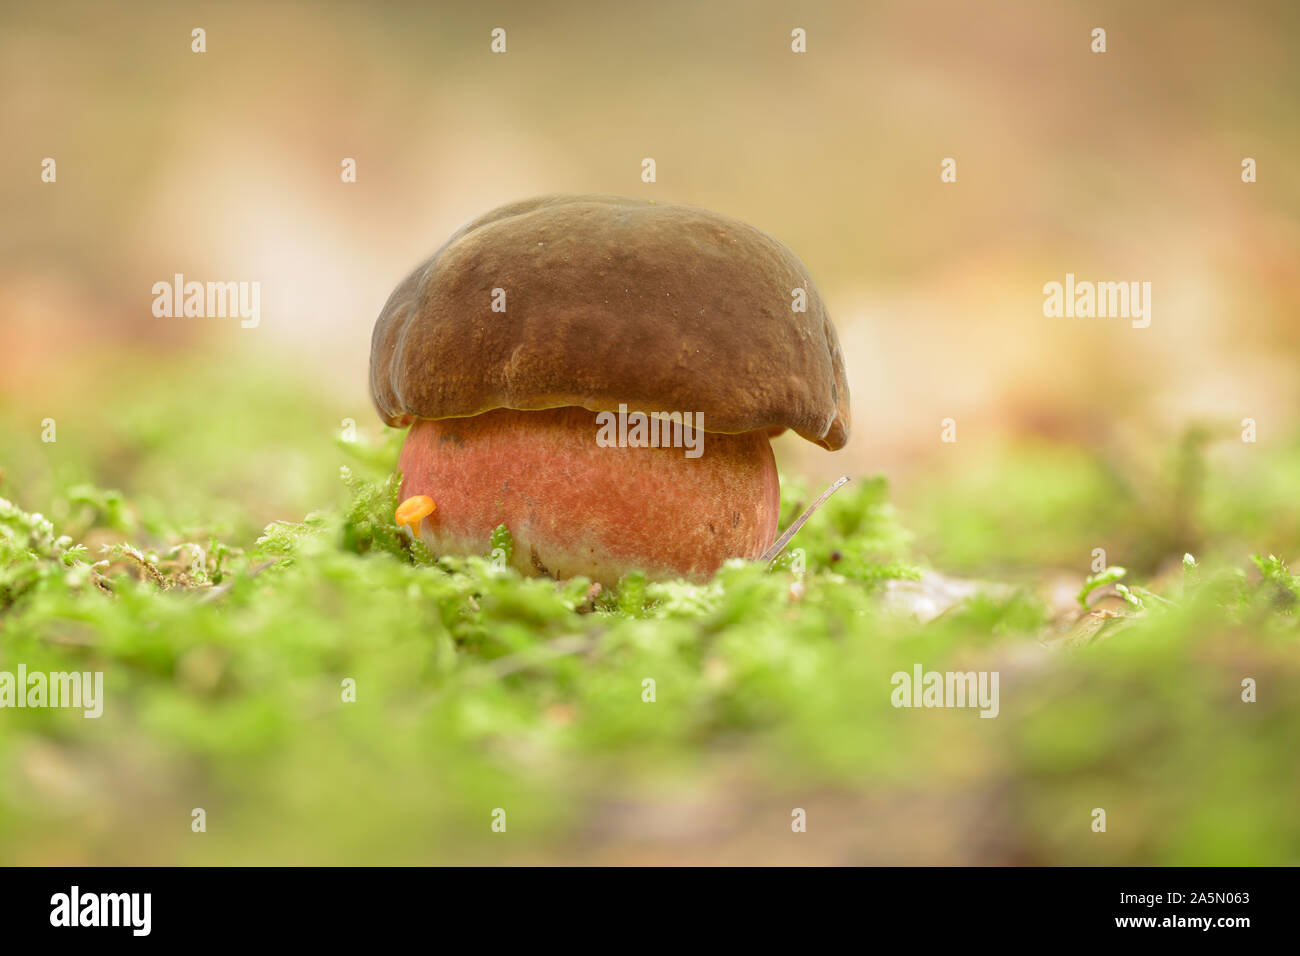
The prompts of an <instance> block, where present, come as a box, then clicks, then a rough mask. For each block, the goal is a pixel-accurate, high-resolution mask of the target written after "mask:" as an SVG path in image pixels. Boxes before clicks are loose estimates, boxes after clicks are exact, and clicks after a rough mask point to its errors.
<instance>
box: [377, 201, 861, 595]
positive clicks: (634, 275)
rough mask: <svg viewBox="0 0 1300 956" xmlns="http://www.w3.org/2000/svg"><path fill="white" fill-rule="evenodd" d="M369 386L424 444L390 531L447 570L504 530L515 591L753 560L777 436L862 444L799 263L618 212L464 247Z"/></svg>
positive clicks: (676, 208)
mask: <svg viewBox="0 0 1300 956" xmlns="http://www.w3.org/2000/svg"><path fill="white" fill-rule="evenodd" d="M370 388H371V394H372V397H373V398H374V402H375V405H376V407H377V408H378V410H379V413H380V415H381V416H382V418H383V419H384V421H385V422H387V423H388V424H389V425H391V426H395V427H402V426H408V425H409V426H410V431H409V433H408V434H407V436H406V441H405V443H404V445H403V447H402V452H401V458H400V462H399V467H400V469H401V472H402V488H401V496H402V498H403V499H407V500H405V501H404V502H403V505H402V508H401V509H399V511H400V514H399V515H398V516H397V520H398V521H399V522H400V523H404V524H406V525H407V526H408V527H410V528H411V529H412V532H413V533H416V534H418V535H419V536H420V537H421V539H422V540H423V541H424V542H425V543H426V544H427V545H428V546H429V548H430V549H431V550H432V551H433V552H434V553H435V554H449V553H450V554H483V553H484V552H485V551H486V549H487V543H488V540H489V538H490V536H491V533H492V531H493V530H494V529H495V528H496V527H497V526H498V525H502V524H504V525H505V526H506V527H507V528H509V530H510V532H511V534H512V535H513V537H514V542H515V547H514V552H513V558H512V563H513V564H514V566H515V567H516V568H517V569H518V570H520V571H521V572H523V573H527V574H550V575H552V576H555V577H558V578H567V577H571V576H575V575H586V576H588V577H590V578H592V579H593V580H596V581H601V582H605V583H612V582H614V581H617V579H618V578H619V577H620V576H621V575H623V574H624V573H626V572H628V571H631V570H635V569H640V570H642V571H644V572H645V573H646V574H647V575H648V576H650V577H651V578H662V577H675V576H683V577H687V578H692V579H697V580H698V579H703V578H706V577H708V576H709V575H711V574H712V573H713V572H714V571H716V570H717V568H718V567H719V566H720V565H721V564H722V562H723V561H724V560H726V559H727V558H729V557H744V558H755V557H758V556H759V555H760V554H762V553H763V551H764V550H765V549H766V548H767V547H768V546H769V545H771V543H772V541H773V539H774V537H775V535H776V531H777V518H778V510H779V493H780V489H779V486H778V480H777V473H776V462H775V459H774V458H773V456H772V449H771V446H770V444H769V438H770V437H771V436H773V435H776V434H779V433H780V432H782V431H784V430H785V429H787V428H789V429H792V430H793V431H795V432H797V433H798V434H799V435H801V436H803V437H804V438H806V439H808V440H809V441H812V442H815V443H816V444H818V445H821V446H822V447H824V448H827V449H830V450H832V451H833V450H835V449H838V448H840V447H842V446H843V445H844V443H845V442H846V441H847V440H848V435H849V391H848V384H847V382H846V381H845V376H844V362H843V357H842V356H841V354H840V346H839V341H838V339H837V338H836V335H835V328H834V326H832V325H831V320H830V318H829V317H828V316H827V314H826V310H825V308H824V306H823V304H822V300H821V296H820V295H819V294H818V292H817V289H816V287H815V286H814V285H813V282H812V279H811V278H810V277H809V276H808V272H807V270H806V269H805V268H804V266H803V264H802V263H801V262H800V261H799V260H798V258H796V257H795V255H794V253H792V252H791V251H790V250H789V249H788V248H786V246H784V245H783V244H782V243H780V242H778V241H777V240H776V239H773V238H772V237H771V236H769V235H767V234H766V233H764V232H761V231H760V230H758V229H755V228H754V227H753V226H749V225H746V224H745V223H743V222H739V221H737V220H735V219H729V218H727V217H725V216H720V215H718V214H716V213H712V212H708V211H706V210H703V209H696V208H692V207H688V206H681V205H670V204H664V203H652V202H646V201H641V200H635V199H624V198H621V197H617V196H603V195H593V196H548V197H543V198H540V199H531V200H528V201H525V202H517V203H512V204H510V205H507V206H502V207H501V208H499V209H496V210H494V211H492V212H489V213H487V214H486V215H484V216H481V217H479V218H478V219H476V220H474V221H473V222H471V223H469V224H468V225H466V226H465V227H463V228H462V229H460V230H459V231H458V232H457V233H455V234H454V235H453V236H452V237H451V238H450V239H449V240H448V241H447V243H446V244H445V245H444V246H443V247H442V248H441V249H439V250H438V251H437V252H436V253H434V255H433V256H432V257H431V258H430V259H428V260H427V261H426V262H424V263H422V264H421V265H420V266H418V267H417V268H416V269H415V271H414V272H412V273H411V274H410V275H409V276H407V278H406V279H405V280H404V281H403V282H402V283H401V284H400V285H399V286H398V287H397V289H396V290H394V292H393V294H392V295H391V296H390V297H389V300H388V303H387V304H386V305H385V306H384V309H383V311H382V312H381V313H380V315H379V318H378V320H377V321H376V323H375V329H374V335H373V338H372V342H371V353H370ZM665 436H667V437H665ZM656 438H658V439H660V440H658V441H656V440H655V439H656ZM656 445H657V446H658V447H655V446H656ZM665 446H667V447H665ZM409 499H418V500H416V501H414V502H412V501H410V500H409Z"/></svg>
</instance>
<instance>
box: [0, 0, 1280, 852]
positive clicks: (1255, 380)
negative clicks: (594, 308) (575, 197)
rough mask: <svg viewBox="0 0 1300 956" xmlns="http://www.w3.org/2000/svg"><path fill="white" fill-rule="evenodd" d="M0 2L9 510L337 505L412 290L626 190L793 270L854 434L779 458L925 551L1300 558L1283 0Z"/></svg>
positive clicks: (785, 441)
mask: <svg viewBox="0 0 1300 956" xmlns="http://www.w3.org/2000/svg"><path fill="white" fill-rule="evenodd" d="M0 11H2V12H0V131H3V142H4V149H3V150H2V151H0V205H2V208H3V210H4V214H3V217H2V218H0V223H2V224H0V468H2V469H3V476H2V483H0V495H3V496H4V497H7V498H11V499H13V500H14V501H16V502H18V503H19V504H20V505H21V506H22V507H24V508H27V509H29V510H33V511H40V510H46V509H47V508H52V507H55V508H56V507H57V506H53V505H51V504H50V503H51V502H53V501H56V500H57V498H58V496H59V495H61V494H64V493H66V492H67V491H68V489H69V488H73V487H76V486H77V485H79V484H80V483H82V482H86V481H88V480H93V481H94V483H95V484H96V485H98V486H101V487H105V488H112V489H117V490H120V491H121V492H122V494H123V495H124V496H125V498H126V500H128V501H129V502H131V507H132V508H135V509H138V511H139V512H140V515H141V517H142V519H143V521H144V524H145V526H146V527H148V526H149V525H150V520H151V516H158V520H159V526H161V522H162V517H161V516H165V518H166V524H167V527H168V528H170V529H174V530H175V531H176V533H177V534H180V535H186V534H191V535H194V536H196V537H197V536H198V535H206V534H213V535H217V536H221V537H223V538H224V539H226V540H230V541H233V542H235V543H237V544H240V545H245V546H246V545H247V544H248V543H250V542H251V541H252V540H253V539H254V538H255V537H256V535H257V534H258V533H259V532H260V530H261V529H262V527H263V526H264V525H265V524H266V523H267V522H269V521H272V520H275V519H289V520H295V521H296V520H299V519H301V517H302V516H303V515H304V514H306V513H307V512H309V511H312V510H314V509H317V508H320V507H323V506H325V505H327V504H332V503H337V502H338V501H340V500H342V498H343V497H344V494H345V493H344V491H343V489H341V488H340V487H339V483H338V480H337V464H338V455H337V454H336V445H335V443H336V439H337V437H338V435H339V433H340V429H341V428H343V427H344V422H345V421H346V420H348V419H350V420H352V421H354V422H355V423H356V425H357V428H358V429H359V431H360V432H361V433H362V434H363V435H364V436H368V437H370V438H374V437H377V436H378V434H379V432H380V431H381V427H380V422H379V420H378V417H377V415H376V413H375V412H374V409H373V408H372V406H371V404H370V400H369V395H368V388H367V375H368V361H369V345H370V333H371V328H372V325H373V322H374V319H375V317H376V315H377V314H378V312H379V310H380V308H381V307H382V306H383V304H384V302H385V300H386V298H387V296H388V294H389V292H390V291H391V290H392V288H393V287H394V285H395V284H396V283H397V282H398V281H399V280H401V279H402V278H403V277H404V276H405V275H406V274H407V273H408V272H409V270H410V269H411V268H412V267H413V266H414V265H415V264H417V263H418V262H419V261H421V260H422V259H423V258H424V257H426V256H427V255H428V254H429V253H430V252H432V251H433V250H434V249H436V248H437V247H438V246H439V245H440V244H441V243H442V242H443V240H444V239H445V238H446V237H447V236H448V235H449V234H450V233H452V232H453V231H454V230H455V229H456V228H458V227H459V226H460V225H462V224H463V223H464V222H466V221H467V220H469V219H471V218H472V217H474V216H476V215H478V214H480V213H482V212H484V211H486V210H488V209H491V208H492V207H494V206H497V205H499V204H502V203H505V202H508V201H511V200H516V199H521V198H526V197H529V196H533V195H537V194H543V193H550V192H610V193H620V194H624V195H628V196H634V197H645V198H654V199H658V200H662V201H666V202H682V203H689V204H695V205H700V206H705V207H708V208H710V209H713V210H716V211H718V212H721V213H724V214H727V215H730V216H733V217H736V218H739V219H742V220H745V221H747V222H750V223H753V224H754V225H757V226H759V227H760V228H762V229H765V230H767V231H768V232H770V233H772V234H773V235H775V236H777V237H778V238H780V239H782V240H783V241H784V242H786V243H787V244H788V245H789V246H790V247H791V248H792V249H794V250H795V252H796V253H797V254H798V255H799V256H800V257H801V258H802V259H803V260H804V262H805V263H806V264H807V265H808V267H809V269H810V271H811V274H812V275H813V276H814V277H815V278H816V280H817V282H818V284H819V287H820V290H821V293H822V295H823V297H824V299H825V300H826V302H827V304H828V307H829V309H830V311H831V314H832V316H833V318H834V320H835V323H836V326H837V328H838V330H839V335H840V339H841V342H842V344H843V347H844V351H845V354H846V357H847V361H848V365H849V377H850V382H851V386H852V394H853V414H854V434H853V438H852V441H851V443H850V444H849V446H848V447H847V448H846V449H845V450H843V451H842V452H839V453H835V454H830V453H826V452H824V451H822V450H820V449H817V448H815V447H813V446H811V445H809V444H808V443H805V442H802V441H800V440H799V439H797V438H795V437H794V436H791V435H787V436H784V437H782V438H781V439H779V440H778V441H777V443H776V445H777V454H778V459H779V461H780V464H781V466H782V469H783V471H784V473H785V475H786V476H787V477H789V478H791V479H793V480H795V481H802V482H805V483H806V484H807V485H808V486H809V487H812V488H815V487H817V486H819V485H820V484H822V483H824V482H826V481H828V480H830V479H833V478H835V477H837V476H838V475H840V474H844V473H849V474H853V475H861V476H865V475H871V474H882V475H884V476H886V477H887V478H888V479H889V482H890V488H891V494H892V498H893V501H894V502H895V503H896V504H897V505H898V507H899V512H900V514H901V515H902V518H903V521H904V523H905V524H906V525H907V526H908V527H909V528H910V529H911V531H912V532H914V534H915V535H916V539H915V548H916V553H917V555H918V556H919V557H920V558H922V559H923V560H925V561H926V562H928V563H930V564H932V565H933V566H935V567H938V568H941V569H943V570H945V571H950V572H954V573H960V574H973V575H980V576H987V577H1001V578H1008V579H1014V578H1016V577H1018V576H1020V577H1026V578H1032V579H1034V580H1037V581H1042V580H1044V579H1046V578H1048V577H1050V575H1051V573H1053V571H1054V569H1061V570H1068V571H1070V572H1072V573H1076V574H1080V575H1081V574H1086V573H1087V571H1088V563H1089V561H1090V559H1091V549H1093V548H1095V547H1105V548H1107V549H1108V551H1109V552H1110V554H1111V561H1112V562H1117V563H1118V562H1121V561H1122V562H1123V563H1124V564H1126V565H1128V566H1129V567H1131V568H1134V569H1135V570H1136V571H1138V572H1140V573H1142V574H1144V575H1146V576H1148V578H1154V576H1156V575H1159V574H1161V573H1162V572H1163V570H1164V569H1166V568H1167V567H1168V566H1169V563H1170V562H1171V561H1173V562H1177V561H1178V560H1179V559H1180V558H1181V555H1182V553H1183V552H1184V551H1195V552H1196V553H1197V556H1198V557H1202V556H1207V557H1213V556H1215V555H1219V556H1221V557H1223V558H1224V559H1226V560H1228V561H1230V562H1232V563H1234V564H1240V563H1242V562H1246V561H1247V556H1248V555H1249V554H1251V553H1255V552H1268V551H1276V552H1277V553H1278V554H1280V555H1282V556H1285V557H1289V558H1291V559H1293V560H1294V559H1297V558H1300V494H1297V491H1298V490H1300V364H1298V363H1300V175H1297V169H1298V167H1297V164H1296V159H1295V157H1296V156H1297V155H1300V123H1298V122H1297V118H1298V117H1300V6H1297V5H1296V4H1294V3H1290V2H1284V0H1278V2H1254V3H1250V4H1234V3H1208V2H1188V0H1171V2H1145V3H1141V4H1133V3H1125V2H1118V0H1116V2H1089V3H1083V2H1060V0H1048V2H1028V0H1026V2H988V3H980V4H972V3H966V2H961V0H942V2H935V0H906V2H904V0H897V2H889V0H883V2H871V3H860V2H853V0H826V2H818V3H801V4H795V3H780V2H771V0H743V2H741V0H720V2H710V3H700V2H697V0H662V2H657V3H654V4H649V5H646V4H603V3H578V2H551V3H544V4H543V3H532V2H519V3H511V2H486V3H484V2H477V3H468V2H467V3H458V4H453V3H426V4H414V3H412V4H390V5H384V6H380V5H365V6H362V5H356V4H341V3H340V4H328V3H326V4H322V3H237V2H234V3H232V2H222V3H216V2H212V3H195V2H173V3H168V4H165V5H160V4H143V3H141V4H134V5H133V4H114V5H107V4H89V3H84V4H75V3H60V2H46V3H40V4H18V3H4V4H3V5H2V6H0ZM496 27H501V28H504V29H505V30H506V39H507V50H508V52H507V53H506V54H505V55H494V54H492V53H491V52H490V42H491V36H490V34H491V31H492V30H493V28H496ZM1095 27H1102V28H1104V29H1105V30H1106V31H1107V52H1105V53H1104V54H1094V53H1093V52H1091V48H1090V47H1091V43H1092V37H1091V32H1092V30H1093V28H1095ZM194 28H203V29H204V30H205V31H206V52H205V53H203V54H195V53H193V52H191V42H192V40H191V31H192V30H193V29H194ZM795 28H802V29H804V30H806V33H807V53H806V54H802V55H796V54H794V53H792V52H791V31H792V30H793V29H795ZM46 157H50V158H53V159H54V160H55V161H56V163H57V181H56V182H55V183H46V182H42V178H41V172H42V161H43V160H44V159H45V158H46ZM644 157H653V158H654V159H655V160H656V163H657V182H655V183H653V184H646V183H643V182H642V181H641V161H642V159H643V158H644ZM947 157H951V158H953V159H955V160H956V168H957V181H956V182H955V183H943V182H941V181H940V163H941V162H942V161H943V160H944V159H945V158H947ZM1245 157H1251V158H1253V159H1255V160H1256V162H1257V164H1258V181H1257V182H1255V183H1252V184H1247V183H1243V182H1242V178H1241V171H1242V166H1241V164H1242V160H1243V158H1245ZM345 158H353V159H355V161H356V170H357V181H356V182H355V183H344V182H342V181H341V178H340V171H341V163H342V161H343V160H344V159H345ZM176 273H182V274H184V276H185V277H186V279H190V280H198V281H241V282H251V281H256V282H259V283H260V284H261V322H260V325H259V326H258V327H257V328H253V329H245V328H241V327H240V324H239V321H238V319H234V318H229V319H223V318H156V317H155V316H154V315H153V314H152V310H151V306H152V303H153V293H152V291H151V290H152V286H153V284H154V283H155V282H159V281H170V279H171V277H172V276H173V275H174V274H176ZM1066 273H1074V274H1075V275H1076V276H1078V277H1079V279H1081V280H1102V281H1106V280H1113V281H1139V282H1150V283H1151V286H1152V321H1151V324H1150V327H1149V328H1146V329H1134V328H1132V327H1131V326H1130V323H1129V322H1128V321H1127V320H1124V319H1103V318H1093V319H1078V318H1045V317H1044V315H1043V292H1042V289H1043V285H1044V283H1047V282H1050V281H1058V282H1059V281H1062V280H1063V279H1064V276H1065V274H1066ZM948 418H951V419H953V420H954V421H955V423H956V434H957V441H956V442H955V443H945V442H943V441H941V427H942V422H943V420H944V419H948ZM1246 418H1250V419H1253V420H1254V421H1255V422H1256V428H1257V440H1256V441H1255V442H1253V443H1247V442H1243V441H1242V440H1241V428H1242V425H1241V423H1242V420H1243V419H1246ZM46 419H54V420H55V422H56V423H57V429H58V441H57V442H56V443H44V442H42V440H41V435H42V430H43V422H44V420H46ZM52 516H53V517H55V518H56V519H59V518H60V517H61V516H60V515H59V514H58V513H57V510H56V511H55V512H54V513H52ZM1074 586H1077V581H1075V582H1074ZM980 723H982V722H980ZM1261 759H1271V758H1261ZM1282 792H1285V791H1282ZM996 796H997V795H996V794H994V795H993V796H992V797H990V799H991V800H993V801H994V802H996ZM936 799H938V800H939V801H940V803H942V797H939V798H936ZM1243 799H1244V798H1243ZM1158 811H1159V807H1156V809H1155V810H1153V814H1154V815H1157V816H1158ZM1207 826H1208V824H1207ZM0 829H2V828H0ZM1268 839H1269V838H1268V835H1267V834H1266V835H1265V836H1264V837H1261V838H1260V845H1266V844H1267V842H1268ZM70 852H72V851H70ZM972 853H975V856H973V857H972V858H979V857H978V853H977V852H976V851H972ZM34 858H36V859H47V858H50V857H49V856H48V855H42V854H37V855H35V857H34ZM53 858H60V857H59V854H58V852H54V854H53ZM73 858H74V859H75V858H76V857H75V855H74V857H73ZM1007 858H1008V859H1017V857H1016V856H1015V854H1014V853H1012V854H1009V855H1008V857H1007ZM1031 858H1032V857H1031Z"/></svg>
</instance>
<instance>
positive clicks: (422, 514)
mask: <svg viewBox="0 0 1300 956" xmlns="http://www.w3.org/2000/svg"><path fill="white" fill-rule="evenodd" d="M435 510H437V505H435V504H434V503H433V499H432V498H430V497H429V496H428V495H413V496H411V497H410V498H407V499H406V500H405V501H403V502H402V503H401V504H400V505H398V506H397V513H396V514H395V515H394V517H395V518H396V519H397V523H398V524H399V525H403V526H405V527H409V528H410V529H411V534H412V535H413V536H414V537H416V538H419V537H420V522H421V521H423V520H424V519H425V518H427V517H429V515H431V514H433V512H434V511H435Z"/></svg>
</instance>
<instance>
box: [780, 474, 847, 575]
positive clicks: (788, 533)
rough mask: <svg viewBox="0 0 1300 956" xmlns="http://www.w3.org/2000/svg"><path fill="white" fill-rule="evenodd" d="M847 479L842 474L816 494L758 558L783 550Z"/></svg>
mask: <svg viewBox="0 0 1300 956" xmlns="http://www.w3.org/2000/svg"><path fill="white" fill-rule="evenodd" d="M848 480H849V476H848V475H844V476H843V477H841V478H840V479H839V480H838V481H836V482H835V483H834V484H833V485H831V486H830V487H829V488H827V489H826V490H825V491H823V492H822V493H821V494H820V495H818V496H817V500H816V501H814V502H813V503H812V504H810V505H809V506H808V507H807V508H805V509H804V510H803V514H801V515H800V516H799V517H797V518H795V519H794V523H793V524H791V525H790V527H788V528H786V529H785V533H784V534H782V535H781V537H779V538H777V539H776V541H774V542H773V543H772V547H770V548H768V549H767V550H766V551H764V552H763V553H762V554H761V555H760V556H759V558H758V560H760V561H771V560H772V559H774V558H775V557H776V556H777V555H778V554H780V553H781V552H782V551H784V550H785V546H786V545H787V544H789V543H790V539H791V538H793V537H794V536H795V534H796V533H798V531H799V529H800V528H802V527H803V526H804V523H805V522H806V521H807V520H808V519H809V518H811V517H812V514H813V512H814V511H816V510H817V509H818V508H820V507H821V506H822V505H824V504H825V503H826V499H827V498H829V497H830V496H831V495H833V494H835V492H837V491H839V490H840V488H841V487H843V485H844V483H845V482H847V481H848Z"/></svg>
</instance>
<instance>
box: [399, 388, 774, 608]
mask: <svg viewBox="0 0 1300 956" xmlns="http://www.w3.org/2000/svg"><path fill="white" fill-rule="evenodd" d="M599 430H600V426H599V424H598V421H597V417H596V414H595V413H594V412H590V411H587V410H586V409H583V408H576V407H565V408H553V409H547V410H543V411H515V410H512V409H495V410H493V411H490V412H485V413H483V414H481V415H475V416H473V417H469V418H448V419H438V420H431V419H422V420H419V421H417V422H415V424H413V425H412V426H411V430H410V432H409V433H408V434H407V436H406V442H405V444H403V446H402V454H401V459H400V468H401V471H402V488H401V496H402V498H403V499H405V498H409V497H411V496H414V495H428V496H429V497H430V498H432V499H433V500H434V502H436V504H437V510H436V511H434V512H433V513H432V514H431V515H430V516H429V517H427V518H425V519H424V520H423V521H422V522H421V523H420V535H421V537H422V538H423V540H424V542H425V543H426V544H427V545H428V546H429V547H430V549H431V550H432V551H433V553H434V554H480V555H481V554H484V553H486V551H487V548H488V540H489V537H490V536H491V534H492V531H493V530H494V529H495V528H496V527H497V526H498V525H502V524H504V525H505V526H506V527H507V528H509V529H510V533H511V535H512V536H513V538H514V554H513V556H512V559H511V563H512V564H513V565H514V567H516V568H517V569H518V570H519V571H520V572H522V573H524V574H549V575H551V576H553V577H556V578H569V577H574V576H576V575H585V576H587V577H590V578H591V579H592V580H595V581H600V582H602V583H604V584H614V583H616V582H617V580H618V578H619V577H620V576H622V575H623V574H625V573H627V572H629V571H633V570H641V571H644V572H645V573H646V574H647V575H648V576H649V577H651V578H665V577H679V576H680V577H686V578H691V579H696V580H701V579H704V578H706V577H708V576H709V575H711V574H712V573H713V572H714V571H716V570H717V569H718V567H719V566H720V565H721V564H722V562H723V561H725V560H726V559H727V558H730V557H742V558H756V557H758V555H760V554H761V553H762V552H763V551H764V550H765V549H766V548H767V547H768V546H769V545H770V544H771V543H772V541H773V539H774V538H775V537H776V530H777V520H778V516H779V515H778V513H779V506H780V489H779V484H778V480H777V472H776V461H775V459H774V458H773V456H772V449H771V445H770V444H769V442H768V437H767V435H766V434H765V433H763V432H757V431H755V432H746V433H743V434H739V435H723V434H714V433H712V432H706V433H703V434H702V435H698V434H697V438H699V437H702V439H703V441H702V454H701V455H700V456H699V457H696V458H691V457H687V455H686V454H685V450H684V449H683V448H680V447H662V448H648V447H620V446H614V447H609V446H604V445H601V444H599V443H598V442H597V440H596V438H597V434H598V432H599Z"/></svg>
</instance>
